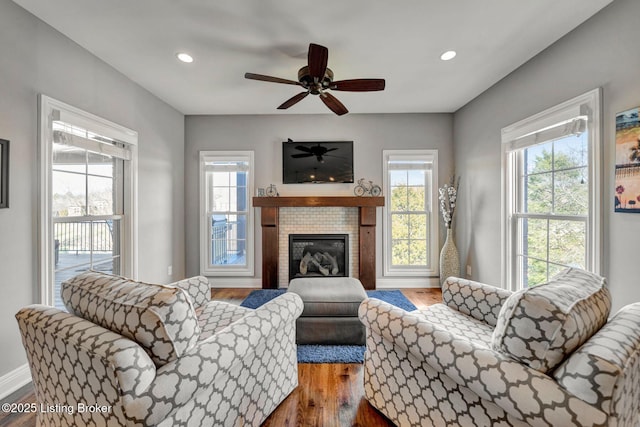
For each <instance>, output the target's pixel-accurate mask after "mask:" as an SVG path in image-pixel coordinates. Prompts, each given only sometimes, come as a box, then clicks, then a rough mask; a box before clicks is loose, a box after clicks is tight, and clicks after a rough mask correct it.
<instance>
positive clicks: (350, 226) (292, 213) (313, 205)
mask: <svg viewBox="0 0 640 427" xmlns="http://www.w3.org/2000/svg"><path fill="white" fill-rule="evenodd" d="M253 206H254V207H259V208H261V225H262V287H263V288H265V289H268V288H276V287H279V286H280V287H283V286H286V285H287V284H288V283H287V281H288V273H286V272H288V265H283V264H285V262H284V261H283V259H287V258H288V255H287V252H288V251H287V245H288V234H289V233H299V232H308V231H313V232H314V233H318V232H322V233H328V234H334V233H336V232H343V233H346V234H349V240H350V242H351V243H350V244H351V247H350V249H349V250H350V253H351V259H352V262H351V263H352V265H351V266H350V271H351V275H352V276H353V277H357V278H359V279H360V281H361V282H362V284H363V286H364V287H365V289H375V288H376V208H377V207H379V206H384V197H254V198H253ZM336 208H338V209H336ZM320 216H322V217H325V219H326V220H325V221H318V218H319V217H320ZM285 240H286V241H287V243H283V242H284V241H285ZM356 263H357V265H356Z"/></svg>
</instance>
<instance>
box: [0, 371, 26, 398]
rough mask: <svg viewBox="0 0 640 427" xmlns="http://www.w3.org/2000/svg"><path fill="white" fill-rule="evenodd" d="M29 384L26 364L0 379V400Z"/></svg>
mask: <svg viewBox="0 0 640 427" xmlns="http://www.w3.org/2000/svg"><path fill="white" fill-rule="evenodd" d="M30 382H31V371H30V370H29V365H27V364H26V363H25V364H24V365H22V366H20V367H18V368H16V369H14V370H13V371H11V372H9V373H7V374H5V375H3V376H2V377H0V399H4V398H5V397H7V396H9V395H10V394H11V393H13V392H14V391H16V390H18V389H19V388H20V387H23V386H24V385H26V384H28V383H30Z"/></svg>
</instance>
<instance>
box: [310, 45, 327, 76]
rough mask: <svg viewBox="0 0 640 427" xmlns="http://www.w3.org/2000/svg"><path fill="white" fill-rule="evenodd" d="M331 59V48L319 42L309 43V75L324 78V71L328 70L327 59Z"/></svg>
mask: <svg viewBox="0 0 640 427" xmlns="http://www.w3.org/2000/svg"><path fill="white" fill-rule="evenodd" d="M328 59H329V50H328V49H327V48H326V47H324V46H320V45H319V44H314V43H311V44H310V45H309V56H308V59H307V61H308V63H309V75H310V76H311V77H312V78H317V79H318V80H322V79H323V78H324V73H325V71H327V61H328Z"/></svg>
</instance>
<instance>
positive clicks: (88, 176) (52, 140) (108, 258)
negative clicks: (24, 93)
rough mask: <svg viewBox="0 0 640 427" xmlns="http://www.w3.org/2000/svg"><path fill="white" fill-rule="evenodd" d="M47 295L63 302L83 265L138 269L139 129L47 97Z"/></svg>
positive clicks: (43, 234)
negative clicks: (63, 289) (64, 289)
mask: <svg viewBox="0 0 640 427" xmlns="http://www.w3.org/2000/svg"><path fill="white" fill-rule="evenodd" d="M41 120H42V124H43V125H42V128H41V129H42V134H41V144H40V153H41V162H42V165H41V166H42V169H41V171H42V173H41V187H40V188H41V194H40V198H41V210H40V216H41V227H40V241H41V251H42V254H43V256H42V257H41V259H42V263H41V278H42V288H43V289H42V300H43V302H44V303H45V304H50V305H54V306H56V307H59V308H62V307H63V304H62V302H61V300H60V285H61V283H62V282H63V281H64V280H67V279H69V278H71V277H73V276H75V275H77V274H78V273H79V272H82V271H86V270H90V269H91V270H98V271H104V272H107V273H112V274H123V275H128V276H135V274H136V272H135V262H134V259H135V256H134V254H135V238H134V237H135V233H133V219H134V218H133V212H134V209H133V206H135V198H134V192H135V186H134V182H135V180H134V179H133V177H134V176H135V172H134V162H135V152H136V150H135V142H136V141H137V134H136V133H135V132H133V131H131V130H128V129H125V128H122V127H121V126H118V125H116V124H114V123H111V122H108V121H106V120H103V119H101V118H99V117H96V116H93V115H91V114H89V113H86V112H83V111H81V110H78V109H76V108H74V107H71V106H69V105H66V104H63V103H61V102H59V101H55V100H53V99H51V98H48V97H45V96H42V97H41Z"/></svg>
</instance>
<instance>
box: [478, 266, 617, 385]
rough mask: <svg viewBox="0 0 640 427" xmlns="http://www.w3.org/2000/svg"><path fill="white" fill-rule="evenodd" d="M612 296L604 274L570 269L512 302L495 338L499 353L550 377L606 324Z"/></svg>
mask: <svg viewBox="0 0 640 427" xmlns="http://www.w3.org/2000/svg"><path fill="white" fill-rule="evenodd" d="M610 309H611V296H610V294H609V290H608V288H607V286H606V281H605V279H603V278H602V277H600V276H597V275H595V274H592V273H589V272H587V271H584V270H580V269H573V268H569V269H566V270H564V271H563V272H561V273H560V274H558V275H557V276H555V277H554V278H553V279H551V280H550V281H549V282H548V283H545V284H543V285H538V286H535V287H532V288H528V289H523V290H521V291H518V292H515V293H514V294H513V295H511V296H510V297H509V299H507V301H506V302H505V304H504V305H503V307H502V309H501V311H500V314H499V316H498V322H497V324H496V327H495V329H494V331H493V335H492V337H491V345H492V347H493V349H494V350H496V351H500V352H502V353H504V354H506V355H508V356H510V357H511V358H513V359H515V360H518V361H519V362H521V363H523V364H525V365H527V366H529V367H531V368H533V369H536V370H538V371H540V372H543V373H546V372H549V371H550V370H552V369H553V368H555V367H556V366H557V365H559V364H560V362H562V360H563V359H564V358H565V357H566V356H567V355H569V354H571V353H572V352H573V351H574V350H575V349H576V348H578V347H579V346H580V345H582V344H583V343H584V342H585V341H587V340H588V339H589V337H591V335H593V334H594V333H595V332H596V331H597V330H598V329H600V328H601V327H602V325H604V324H605V323H606V321H607V318H608V316H609V311H610Z"/></svg>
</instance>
